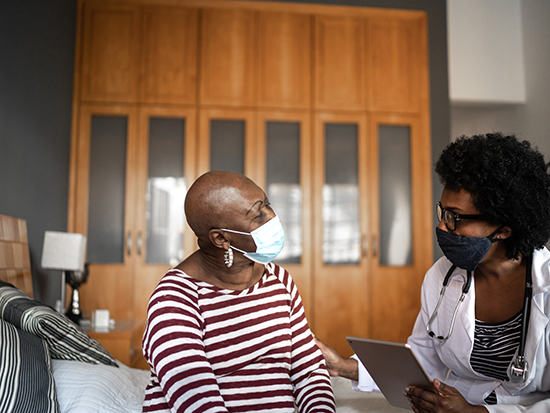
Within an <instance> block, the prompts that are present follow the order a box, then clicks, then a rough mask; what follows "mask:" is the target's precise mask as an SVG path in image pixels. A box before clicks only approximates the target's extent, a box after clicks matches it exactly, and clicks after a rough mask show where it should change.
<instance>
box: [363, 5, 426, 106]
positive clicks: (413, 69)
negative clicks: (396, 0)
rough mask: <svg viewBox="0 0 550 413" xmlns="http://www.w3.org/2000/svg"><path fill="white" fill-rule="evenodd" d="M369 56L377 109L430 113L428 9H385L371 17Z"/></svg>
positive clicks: (373, 101)
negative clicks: (417, 10) (426, 11)
mask: <svg viewBox="0 0 550 413" xmlns="http://www.w3.org/2000/svg"><path fill="white" fill-rule="evenodd" d="M367 27H368V29H367V32H366V45H367V47H366V49H365V50H366V56H367V58H368V59H369V66H370V68H371V70H370V76H369V82H368V90H369V92H370V93H369V96H370V108H371V109H372V110H373V111H389V112H393V113H396V112H397V113H399V112H414V113H421V112H423V113H428V112H429V106H428V99H429V97H428V53H427V44H428V40H427V31H426V15H425V13H424V12H411V11H407V12H404V11H396V10H384V11H379V12H377V13H373V14H372V17H369V18H368V24H367Z"/></svg>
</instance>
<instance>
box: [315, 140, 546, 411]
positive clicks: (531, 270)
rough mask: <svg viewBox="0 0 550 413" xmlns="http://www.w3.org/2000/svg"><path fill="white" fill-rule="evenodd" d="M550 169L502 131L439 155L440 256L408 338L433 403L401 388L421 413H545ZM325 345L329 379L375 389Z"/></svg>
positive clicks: (355, 366)
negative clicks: (426, 375)
mask: <svg viewBox="0 0 550 413" xmlns="http://www.w3.org/2000/svg"><path fill="white" fill-rule="evenodd" d="M548 167H549V165H547V164H546V163H545V161H544V157H543V156H542V154H540V153H539V152H538V151H537V150H535V149H533V148H532V147H531V145H530V144H529V143H528V142H526V141H523V142H520V141H518V139H516V138H515V137H514V136H503V135H502V134H499V133H495V134H488V135H479V136H473V137H471V138H467V137H462V138H459V139H457V140H456V141H454V142H453V143H451V144H450V145H449V146H448V147H447V148H446V149H445V150H444V151H443V153H442V154H441V156H440V158H439V160H438V162H437V164H436V172H437V173H438V175H439V177H440V179H441V182H442V183H443V185H444V190H443V193H442V195H441V199H440V201H439V202H438V203H437V214H438V219H439V224H438V226H437V228H436V235H437V240H438V242H439V245H440V247H441V249H442V251H443V253H444V255H445V256H444V257H442V258H441V259H439V260H438V261H437V262H436V263H435V264H434V266H433V267H432V268H431V269H430V270H429V271H428V272H427V274H426V276H425V278H424V282H423V285H422V292H421V301H422V306H421V310H420V313H419V314H418V317H417V319H416V323H415V326H414V329H413V332H412V335H411V336H410V337H409V339H408V343H409V344H410V345H411V346H412V348H413V350H414V352H415V353H416V354H417V356H418V357H419V359H420V361H421V363H422V364H423V366H424V367H425V369H426V370H427V372H428V373H429V375H430V376H431V377H432V378H434V387H435V389H436V390H437V393H435V392H430V391H426V390H423V389H420V388H415V387H412V386H409V387H407V388H406V389H404V395H405V397H407V398H408V399H409V402H410V404H411V406H412V408H413V410H414V411H415V412H478V411H479V412H485V411H489V412H520V411H522V412H523V411H527V412H549V411H550V365H549V363H550V327H549V325H548V317H549V316H550V253H549V252H548V250H547V249H546V248H545V247H544V244H545V243H546V242H547V241H548V239H549V237H550V175H549V174H548ZM470 277H471V278H470ZM446 278H448V279H449V282H448V284H447V288H446V289H445V290H444V292H443V290H442V285H443V282H444V280H445V279H446ZM468 280H470V281H468ZM468 285H469V291H468V288H467V286H468ZM463 293H465V295H464V301H462V302H461V301H460V297H461V295H462V294H463ZM440 297H441V303H440V304H438V303H439V300H440ZM455 311H456V314H455ZM453 314H455V315H453ZM319 345H320V346H321V349H322V350H323V353H324V354H325V357H326V359H327V364H328V367H329V371H330V372H331V374H332V375H341V376H344V377H348V378H351V379H354V380H358V382H359V383H358V385H357V387H358V389H363V390H372V389H373V388H375V385H374V383H373V382H372V379H371V378H370V376H369V375H368V373H367V372H366V370H365V369H364V367H363V366H362V365H360V364H359V365H358V363H357V361H356V359H355V358H351V359H344V358H342V357H340V356H339V355H338V354H337V353H335V352H334V350H332V349H331V348H329V347H327V346H325V345H324V344H323V343H320V342H319Z"/></svg>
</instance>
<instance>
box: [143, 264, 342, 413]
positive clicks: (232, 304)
mask: <svg viewBox="0 0 550 413" xmlns="http://www.w3.org/2000/svg"><path fill="white" fill-rule="evenodd" d="M143 354H144V355H145V358H146V359H147V361H148V362H149V364H150V366H151V379H150V383H149V385H148V386H147V389H146V391H145V402H144V405H143V411H144V412H169V411H171V412H272V413H274V412H277V413H283V412H289V413H290V412H292V413H293V412H294V411H295V404H296V407H297V409H298V411H299V412H304V413H305V412H308V413H313V412H334V411H335V403H334V394H333V392H332V387H331V383H330V378H329V375H328V372H327V369H326V367H325V361H324V359H323V355H322V354H321V351H320V350H319V349H318V347H317V345H316V344H315V342H314V340H313V335H312V333H311V331H310V329H309V327H308V324H307V320H306V317H305V313H304V309H303V307H302V301H301V298H300V294H299V293H298V289H297V288H296V285H295V284H294V281H293V280H292V277H291V276H290V274H289V273H288V272H287V271H286V270H284V269H283V268H281V267H279V266H277V265H275V264H268V265H266V272H265V274H264V276H263V277H262V278H261V280H260V281H259V282H257V283H256V284H255V285H254V286H252V287H250V288H248V289H246V290H243V291H233V290H225V289H222V288H218V287H215V286H213V285H211V284H208V283H206V282H203V281H198V280H195V279H194V278H192V277H190V276H189V275H187V274H185V273H183V272H182V271H179V270H170V271H168V272H167V273H166V275H165V276H164V277H163V278H162V280H161V281H160V283H159V284H158V286H157V287H156V289H155V291H154V293H153V295H152V296H151V299H150V301H149V307H148V315H147V326H146V329H145V334H144V336H143ZM294 403H295V404H294Z"/></svg>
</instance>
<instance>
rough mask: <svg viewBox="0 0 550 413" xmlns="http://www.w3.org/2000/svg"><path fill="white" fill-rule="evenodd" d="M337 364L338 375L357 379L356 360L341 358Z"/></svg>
mask: <svg viewBox="0 0 550 413" xmlns="http://www.w3.org/2000/svg"><path fill="white" fill-rule="evenodd" d="M340 363H341V364H340V366H338V375H339V376H341V377H345V378H346V379H350V380H355V381H359V365H358V363H357V360H355V359H352V358H348V359H342V360H341V362H340Z"/></svg>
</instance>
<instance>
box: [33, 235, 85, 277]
mask: <svg viewBox="0 0 550 413" xmlns="http://www.w3.org/2000/svg"><path fill="white" fill-rule="evenodd" d="M85 260H86V237H85V236H84V235H82V234H77V233H72V232H56V231H46V233H45V234H44V248H43V250H42V268H44V269H51V270H65V271H84V262H85Z"/></svg>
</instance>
